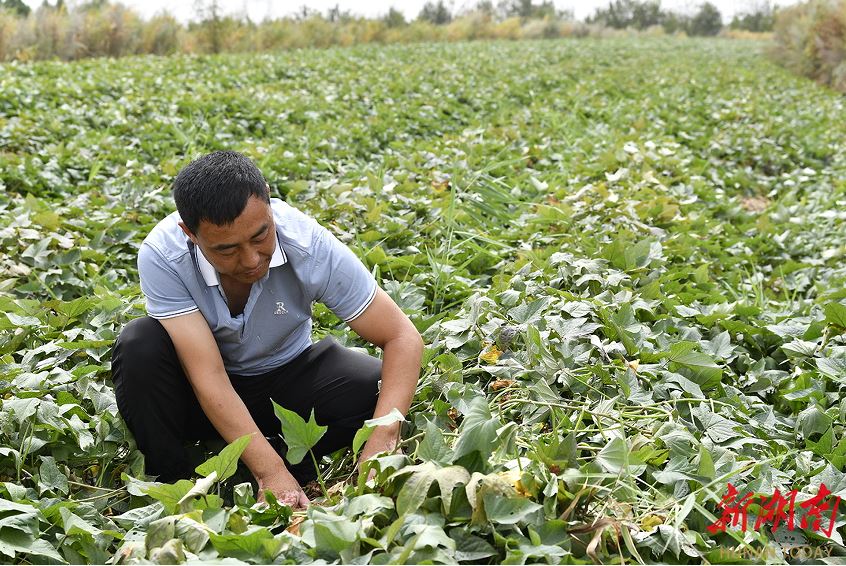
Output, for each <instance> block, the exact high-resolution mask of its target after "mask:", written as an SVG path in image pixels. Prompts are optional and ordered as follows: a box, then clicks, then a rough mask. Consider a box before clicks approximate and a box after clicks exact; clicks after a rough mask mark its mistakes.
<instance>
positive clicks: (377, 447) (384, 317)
mask: <svg viewBox="0 0 846 566" xmlns="http://www.w3.org/2000/svg"><path fill="white" fill-rule="evenodd" d="M349 325H350V328H352V329H353V330H354V331H355V333H356V334H358V335H359V336H361V337H362V338H364V339H365V340H367V341H368V342H370V343H371V344H373V345H374V346H378V347H380V348H382V353H383V355H382V389H381V391H380V392H379V399H378V400H377V402H376V410H375V411H374V412H373V417H374V418H376V417H381V416H384V415H387V414H388V413H390V412H391V409H398V410H399V411H400V412H401V413H402V414H403V415H404V414H406V413H407V412H408V409H409V407H410V406H411V400H412V399H413V398H414V392H415V391H416V389H417V380H418V379H419V378H420V360H421V359H422V357H423V339H422V338H421V337H420V333H419V332H417V329H416V328H415V327H414V324H412V322H411V321H410V320H409V319H408V317H407V316H405V313H403V312H402V310H400V308H399V307H398V306H397V304H396V303H395V302H394V301H393V300H392V299H391V298H390V297H389V296H388V294H387V293H385V291H383V290H382V289H378V288H377V289H376V297H375V298H374V299H373V302H372V303H370V306H368V307H367V309H366V310H365V311H364V312H363V313H362V314H361V315H360V316H359V317H358V318H356V319H354V320H352V321H350V323H349ZM400 424H401V423H394V424H392V425H384V426H380V427H376V429H374V430H373V433H372V434H371V435H370V439H369V440H368V441H367V443H366V444H365V445H364V449H363V450H362V451H361V461H364V460H366V459H368V458H370V457H371V456H373V455H375V454H377V453H378V452H383V451H392V450H394V448H396V441H397V437H398V436H399V431H400Z"/></svg>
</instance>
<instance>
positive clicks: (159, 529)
mask: <svg viewBox="0 0 846 566" xmlns="http://www.w3.org/2000/svg"><path fill="white" fill-rule="evenodd" d="M175 535H176V517H173V516H170V517H162V518H161V519H158V520H156V521H153V522H152V523H150V524H149V525H148V526H147V532H146V534H145V535H144V547H145V548H146V549H147V552H150V551H151V550H153V549H154V548H159V547H161V546H164V545H165V543H167V541H169V540H170V539H172V538H173V537H174V536H175Z"/></svg>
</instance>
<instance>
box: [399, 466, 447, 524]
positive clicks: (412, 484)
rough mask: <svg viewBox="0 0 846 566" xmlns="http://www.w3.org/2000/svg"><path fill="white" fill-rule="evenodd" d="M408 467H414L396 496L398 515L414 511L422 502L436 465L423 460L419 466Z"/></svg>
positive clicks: (432, 478)
mask: <svg viewBox="0 0 846 566" xmlns="http://www.w3.org/2000/svg"><path fill="white" fill-rule="evenodd" d="M410 468H413V469H415V471H414V473H412V474H411V476H409V478H408V479H407V480H405V483H404V484H403V486H402V489H400V492H399V495H398V496H397V513H399V514H400V515H406V514H408V513H413V512H414V511H416V510H417V509H418V508H419V507H420V505H422V504H423V501H424V500H425V499H426V495H427V494H428V493H429V488H430V487H432V483H433V482H434V481H435V470H436V469H437V467H436V466H435V464H433V463H432V462H424V463H422V464H420V465H419V466H411V467H410ZM408 469H409V468H406V469H404V470H401V471H407V470H408Z"/></svg>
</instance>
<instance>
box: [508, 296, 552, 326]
mask: <svg viewBox="0 0 846 566" xmlns="http://www.w3.org/2000/svg"><path fill="white" fill-rule="evenodd" d="M550 301H551V299H549V298H548V297H544V298H543V299H536V300H534V301H532V302H530V303H523V304H522V305H518V306H516V307H514V308H513V309H510V310H509V311H508V316H510V317H511V318H513V319H514V320H515V321H517V322H519V323H522V324H530V323H532V322H536V321H538V320H540V318H541V316H542V315H543V310H544V309H545V308H546V307H547V305H549V303H550Z"/></svg>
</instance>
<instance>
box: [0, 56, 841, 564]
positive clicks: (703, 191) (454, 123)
mask: <svg viewBox="0 0 846 566" xmlns="http://www.w3.org/2000/svg"><path fill="white" fill-rule="evenodd" d="M763 47H764V46H763V45H761V44H758V43H744V42H729V41H719V40H712V41H704V40H703V41H694V40H673V39H654V40H647V39H638V40H634V39H628V40H622V39H621V40H607V41H592V40H584V41H575V40H574V41H557V40H556V41H546V42H521V43H475V44H455V45H425V46H421V45H417V46H411V47H364V48H355V49H349V50H328V51H296V52H287V53H283V54H279V55H262V56H225V57H195V58H189V57H177V58H154V57H149V58H146V57H145V58H131V59H123V60H118V61H110V60H88V61H82V62H78V63H74V64H63V63H49V62H48V63H38V64H33V65H15V64H12V65H4V66H0V188H2V193H0V241H2V246H3V250H4V253H3V255H2V256H0V305H2V313H3V314H2V316H0V356H1V357H0V364H2V372H0V393H2V412H0V560H2V561H3V562H23V563H27V562H29V563H37V562H51V563H56V562H70V563H84V562H89V563H105V562H108V561H115V562H122V563H128V562H136V561H141V560H146V559H150V560H153V561H155V562H159V563H174V562H176V561H182V560H192V559H197V558H199V559H203V560H221V559H223V558H227V559H229V562H228V563H237V562H236V561H243V562H257V563H267V562H277V563H280V562H286V561H288V562H299V563H308V562H312V561H329V562H332V561H341V562H345V563H351V562H352V563H359V564H364V563H374V564H382V563H421V562H429V563H433V562H434V563H443V562H450V563H452V562H470V563H491V562H493V563H499V562H503V563H510V564H522V563H527V562H544V563H559V562H560V563H579V562H580V561H590V562H594V561H603V562H606V563H607V562H609V561H612V562H619V561H620V560H621V559H624V560H625V561H626V562H645V563H648V562H656V561H662V562H673V563H676V562H680V563H697V562H704V561H710V562H717V561H721V560H720V557H721V556H725V555H724V554H721V553H724V552H725V550H726V549H727V548H730V547H740V548H746V549H747V550H748V549H749V548H752V549H761V548H762V547H763V545H767V544H769V545H770V547H771V548H776V549H777V557H778V559H779V560H780V559H781V557H782V550H783V549H786V548H788V547H789V545H800V544H810V545H813V546H821V545H822V546H824V547H825V548H826V549H827V550H826V552H831V551H833V552H835V553H838V552H839V549H840V548H842V547H841V546H840V545H842V543H843V541H842V538H841V536H842V534H843V532H844V529H843V527H844V525H846V518H843V517H844V515H843V513H846V505H843V506H842V507H843V509H841V510H840V511H839V512H838V510H837V509H834V511H835V513H834V515H833V516H834V519H833V520H834V523H835V524H834V525H829V522H830V521H831V520H832V519H831V518H830V517H831V516H832V513H831V508H829V509H828V511H824V512H823V513H822V514H821V517H822V521H821V523H818V524H816V525H815V524H814V522H813V520H812V519H813V518H814V516H813V513H812V511H814V509H813V508H811V507H808V506H801V507H800V503H801V502H806V501H807V500H809V499H810V498H811V497H812V496H813V495H816V494H817V493H818V492H819V490H820V489H821V487H820V486H821V484H825V486H827V488H828V489H829V490H830V491H831V492H832V493H833V495H832V496H831V497H829V498H828V499H827V500H826V504H828V503H830V504H831V507H833V506H834V503H835V497H839V496H844V497H846V476H844V473H843V470H844V466H846V437H844V429H845V428H846V400H843V399H841V394H840V391H841V389H842V388H843V387H844V386H846V335H844V329H845V328H846V261H844V259H846V228H844V220H846V123H845V122H844V121H843V120H842V116H843V115H844V99H843V97H842V96H839V95H836V94H835V93H833V92H830V91H827V90H824V89H822V88H820V87H817V86H815V85H814V84H812V83H811V82H810V81H807V80H805V79H799V78H795V77H793V76H791V75H789V74H787V73H786V72H785V71H783V70H781V69H779V68H778V67H776V66H775V65H773V64H772V63H769V62H768V61H767V59H766V58H765V57H764V56H763V54H762V52H763ZM224 148H226V149H235V150H238V151H242V152H244V153H246V154H247V155H249V156H250V157H252V158H253V159H254V160H255V161H256V162H257V163H258V165H259V166H260V167H261V169H262V170H263V172H264V173H265V175H266V177H267V179H268V181H269V183H270V186H271V188H272V192H273V193H275V195H276V196H282V197H284V198H286V199H287V200H288V202H290V203H291V204H293V205H294V206H297V207H299V208H300V209H301V210H303V211H305V212H307V213H309V214H311V215H313V216H315V217H316V218H317V219H319V220H320V221H321V222H322V223H324V225H326V226H327V227H329V229H330V230H331V231H332V232H334V233H335V234H336V235H337V236H338V237H339V238H341V239H342V240H343V241H345V242H346V243H348V244H349V245H350V246H351V247H352V248H353V249H354V250H355V251H356V253H357V254H359V256H360V257H361V258H362V259H363V261H365V262H366V264H367V265H368V266H369V267H371V268H372V269H373V271H374V273H375V274H376V275H377V278H379V279H380V280H381V282H382V285H383V287H384V288H385V289H386V290H387V291H388V292H389V294H390V295H391V296H392V297H393V298H394V299H395V300H396V301H397V303H398V304H399V305H400V306H401V307H402V308H403V309H404V310H405V311H406V313H408V314H409V316H410V317H411V318H412V320H413V321H414V322H415V324H416V325H417V326H418V328H419V329H420V331H421V332H422V333H423V336H424V338H425V340H426V345H427V350H426V354H425V357H424V367H423V370H422V377H421V380H420V384H419V388H418V391H417V395H416V398H415V401H414V404H413V407H412V411H411V414H410V415H409V417H408V425H407V432H406V434H405V440H404V442H403V451H404V453H403V454H394V455H387V456H384V457H381V458H379V459H378V460H375V461H374V462H373V463H372V467H374V469H375V470H376V471H377V474H376V477H375V479H374V480H372V481H370V482H365V481H364V476H362V477H361V479H359V477H358V476H356V475H352V461H353V460H352V457H351V455H349V454H338V455H336V457H335V458H334V459H331V461H328V459H327V461H324V462H323V473H324V475H325V477H326V485H327V488H328V494H323V493H321V492H320V490H319V488H318V489H316V490H315V491H312V494H313V495H314V504H313V505H312V506H311V507H310V508H309V509H308V511H307V512H306V511H298V512H295V513H292V512H291V510H290V509H289V508H287V507H285V506H282V505H279V504H278V503H276V502H274V501H272V500H271V502H270V504H269V505H268V504H256V503H255V494H254V493H253V488H252V487H251V486H250V485H249V484H248V483H240V482H243V481H244V479H243V477H242V476H243V474H241V473H239V474H236V475H235V476H234V477H229V478H226V479H224V481H215V480H216V479H220V478H221V477H225V476H229V475H230V473H231V466H226V465H225V464H226V462H224V460H226V459H227V454H224V455H223V458H220V459H218V460H217V461H216V462H217V463H216V464H213V465H212V467H214V466H215V465H216V466H218V471H219V472H220V473H218V474H215V475H209V473H208V472H209V470H210V469H211V468H210V467H209V466H206V467H205V468H201V471H203V475H209V477H208V478H202V477H201V476H200V475H199V474H198V476H197V478H195V480H194V481H187V480H183V481H181V482H179V483H176V484H173V485H170V484H158V483H150V482H147V481H145V478H144V477H143V473H142V470H143V463H142V460H141V456H140V454H139V453H138V452H137V451H135V450H134V444H133V442H132V440H131V438H130V437H129V434H128V432H127V431H126V429H125V427H124V425H123V423H122V422H121V420H120V418H119V416H118V415H117V409H116V405H115V398H114V394H113V391H112V386H111V381H110V370H109V367H110V348H111V345H112V343H113V341H114V339H115V337H116V335H117V334H118V333H119V331H120V328H121V327H122V325H123V324H125V323H126V322H127V321H128V320H130V319H132V318H134V317H137V316H140V315H142V314H143V313H144V310H143V297H142V296H141V294H140V290H139V287H138V281H137V272H136V268H135V254H136V249H137V246H138V245H139V244H140V242H141V240H142V239H143V237H144V236H145V235H146V233H147V232H148V231H149V230H150V229H151V228H152V227H153V226H154V225H155V223H156V222H157V220H158V219H159V218H161V217H162V216H163V215H165V214H166V213H168V212H170V211H171V210H173V204H172V199H171V197H170V190H169V187H170V184H171V182H172V180H173V177H174V175H175V173H176V172H177V171H178V170H179V168H181V167H182V166H183V165H185V164H187V163H188V162H189V161H190V159H191V158H192V157H194V156H196V155H198V154H200V153H205V152H207V151H211V150H214V149H224ZM315 317H316V328H317V332H316V334H317V336H318V337H319V336H322V335H324V334H326V333H333V334H335V335H337V336H338V337H339V340H340V341H341V342H343V343H345V344H348V345H358V346H362V347H363V346H364V345H363V344H361V343H360V342H357V340H356V339H355V337H354V336H352V335H350V334H349V333H348V332H347V331H346V329H345V328H344V327H343V326H341V325H340V324H339V321H338V320H337V319H335V318H334V316H333V315H332V314H331V313H330V312H329V311H328V310H326V309H325V308H323V307H322V306H318V307H317V308H316V309H315ZM217 448H219V447H217ZM209 455H211V454H209ZM230 459H231V458H230ZM221 462H222V463H223V464H221ZM226 468H230V469H228V470H227V469H226ZM215 476H216V477H215ZM238 478H241V479H238ZM728 483H731V484H733V485H734V486H735V487H736V488H737V490H738V492H739V494H740V495H743V494H746V493H747V492H751V493H753V494H754V495H755V497H756V498H757V499H756V502H754V503H752V504H751V505H750V506H749V507H748V508H747V509H746V510H747V511H748V517H749V525H748V527H746V528H745V531H744V530H741V526H740V525H737V526H734V527H730V528H729V529H728V530H727V531H726V532H720V529H710V530H709V529H708V528H707V527H708V526H709V525H711V524H712V523H714V521H715V520H717V519H719V517H720V515H721V511H720V510H719V509H718V506H717V504H718V503H719V502H720V499H721V498H722V497H723V496H725V495H726V493H727V484H728ZM776 490H779V491H780V492H781V493H782V494H788V493H789V492H790V491H791V490H797V491H798V496H797V497H796V509H795V510H796V521H795V523H796V524H795V525H791V526H792V527H795V528H793V529H788V528H787V527H786V526H785V525H784V524H782V525H781V526H780V528H779V529H777V532H775V533H773V532H771V530H772V529H771V528H770V527H769V526H767V525H760V526H759V525H756V523H758V522H759V521H758V519H761V518H766V511H767V508H766V506H764V505H763V504H760V503H758V501H760V498H765V499H766V498H768V497H770V496H772V495H773V494H774V493H775V492H776ZM327 495H328V497H327ZM738 499H739V496H738ZM820 508H821V507H820V506H817V508H816V510H817V511H819V509H820ZM792 511H793V509H792V508H791V512H792ZM803 513H805V517H804V518H806V519H809V520H808V521H807V523H801V524H800V522H801V519H800V517H802V514H803ZM818 515H819V513H818ZM770 523H771V521H770ZM830 526H832V527H833V528H831V529H829V527H830ZM744 527H745V525H744ZM753 527H755V528H753ZM828 539H831V540H828ZM778 545H782V546H778ZM785 545H787V546H785Z"/></svg>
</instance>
